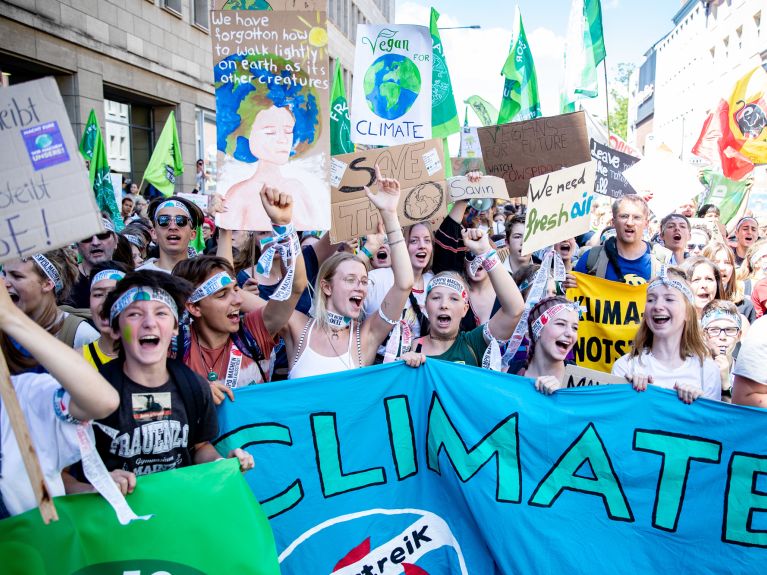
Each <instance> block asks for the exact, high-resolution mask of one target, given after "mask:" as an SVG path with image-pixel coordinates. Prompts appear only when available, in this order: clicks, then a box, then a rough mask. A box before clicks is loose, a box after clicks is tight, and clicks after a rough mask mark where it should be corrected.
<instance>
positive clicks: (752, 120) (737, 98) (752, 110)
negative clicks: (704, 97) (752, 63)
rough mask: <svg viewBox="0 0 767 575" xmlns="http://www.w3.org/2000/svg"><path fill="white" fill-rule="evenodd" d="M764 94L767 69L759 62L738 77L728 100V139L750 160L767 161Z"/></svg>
mask: <svg viewBox="0 0 767 575" xmlns="http://www.w3.org/2000/svg"><path fill="white" fill-rule="evenodd" d="M766 94H767V72H765V71H764V69H763V68H762V67H761V66H759V67H757V68H754V69H753V70H751V71H750V72H749V73H748V74H746V75H745V76H743V77H742V78H741V79H740V80H738V83H737V84H735V89H734V90H733V92H732V95H731V96H730V100H729V112H728V114H727V116H728V120H729V127H730V132H731V137H732V141H731V142H730V143H731V145H732V147H733V148H735V149H736V150H739V151H740V153H741V154H743V155H744V156H746V157H747V158H748V159H750V160H751V161H752V162H753V163H754V164H767V95H766ZM723 135H724V137H725V138H727V137H728V135H727V134H723Z"/></svg>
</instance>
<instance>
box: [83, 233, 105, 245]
mask: <svg viewBox="0 0 767 575" xmlns="http://www.w3.org/2000/svg"><path fill="white" fill-rule="evenodd" d="M94 237H95V238H97V239H98V240H99V241H100V242H105V241H107V240H108V239H109V238H110V237H112V232H104V233H103V234H94V235H92V236H90V237H88V238H85V239H84V240H80V243H81V244H89V243H91V242H92V241H93V238H94Z"/></svg>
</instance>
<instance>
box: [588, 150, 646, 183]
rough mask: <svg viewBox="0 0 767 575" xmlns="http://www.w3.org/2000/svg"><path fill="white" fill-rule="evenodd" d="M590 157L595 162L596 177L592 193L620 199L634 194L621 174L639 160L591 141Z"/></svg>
mask: <svg viewBox="0 0 767 575" xmlns="http://www.w3.org/2000/svg"><path fill="white" fill-rule="evenodd" d="M591 157H592V158H593V159H594V160H596V162H597V177H596V182H595V184H594V191H595V192H596V193H597V194H602V195H604V196H610V197H611V198H620V197H622V196H625V195H626V194H636V190H634V188H632V187H631V184H629V183H628V182H627V181H626V178H624V177H623V172H624V171H626V170H627V169H629V168H630V167H631V166H633V165H634V164H636V163H637V162H638V161H639V158H635V157H634V156H629V155H628V154H624V153H622V152H619V151H617V150H613V149H612V148H608V147H607V146H604V145H602V144H600V143H599V142H596V141H595V140H593V139H592V140H591Z"/></svg>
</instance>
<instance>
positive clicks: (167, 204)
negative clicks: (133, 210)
mask: <svg viewBox="0 0 767 575" xmlns="http://www.w3.org/2000/svg"><path fill="white" fill-rule="evenodd" d="M168 208H178V209H179V210H181V211H183V212H184V213H186V215H187V216H189V219H190V220H191V219H192V214H191V213H190V212H189V208H187V207H186V205H185V204H183V203H182V202H179V201H178V200H166V201H164V202H163V203H161V204H160V205H159V206H157V210H155V212H154V219H155V220H157V216H159V215H160V210H165V209H168Z"/></svg>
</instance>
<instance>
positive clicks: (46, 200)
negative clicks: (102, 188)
mask: <svg viewBox="0 0 767 575" xmlns="http://www.w3.org/2000/svg"><path fill="white" fill-rule="evenodd" d="M0 149H1V150H2V153H1V154H0V263H2V262H4V261H8V260H12V259H17V258H23V257H27V256H30V255H32V254H34V253H37V252H45V251H48V250H51V249H54V248H58V247H61V246H65V245H67V244H69V243H71V242H73V241H76V240H80V239H82V238H84V237H89V236H90V235H91V234H97V233H99V232H103V231H104V228H102V226H101V216H100V215H99V211H98V208H97V207H96V199H95V197H94V195H93V191H92V190H91V185H90V182H89V181H88V172H87V170H86V169H85V163H84V162H83V159H82V157H81V156H80V153H79V152H78V148H77V142H76V141H75V137H74V134H73V133H72V127H71V126H70V124H69V116H67V110H66V108H65V107H64V101H63V100H62V99H61V94H60V93H59V88H58V86H57V85H56V81H55V80H54V79H53V78H43V79H42V80H35V81H33V82H25V83H23V84H17V85H15V86H11V87H9V88H3V89H1V90H0Z"/></svg>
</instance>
